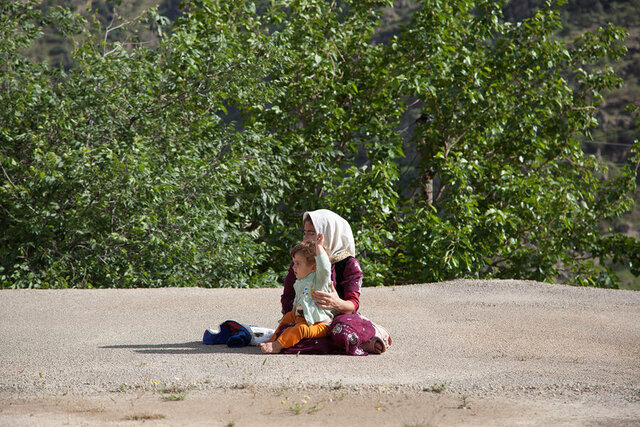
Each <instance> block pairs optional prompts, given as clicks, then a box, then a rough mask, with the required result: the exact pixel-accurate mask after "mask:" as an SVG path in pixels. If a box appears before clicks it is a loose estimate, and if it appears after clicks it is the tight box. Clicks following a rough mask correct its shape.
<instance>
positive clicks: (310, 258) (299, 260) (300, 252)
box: [290, 241, 316, 279]
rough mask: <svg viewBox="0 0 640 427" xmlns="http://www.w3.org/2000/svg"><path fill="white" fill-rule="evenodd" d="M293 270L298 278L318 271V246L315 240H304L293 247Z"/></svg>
mask: <svg viewBox="0 0 640 427" xmlns="http://www.w3.org/2000/svg"><path fill="white" fill-rule="evenodd" d="M290 253H291V258H293V272H294V273H295V275H296V279H304V278H305V277H307V276H308V275H309V274H311V273H312V272H314V271H316V258H315V255H316V246H315V244H314V243H313V242H309V241H304V242H301V243H298V244H297V245H295V246H294V247H293V248H291V251H290Z"/></svg>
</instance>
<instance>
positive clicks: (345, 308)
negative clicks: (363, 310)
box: [313, 283, 355, 314]
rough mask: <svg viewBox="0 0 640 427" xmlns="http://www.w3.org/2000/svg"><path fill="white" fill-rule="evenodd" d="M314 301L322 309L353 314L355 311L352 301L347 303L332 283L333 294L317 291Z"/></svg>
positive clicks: (314, 294)
mask: <svg viewBox="0 0 640 427" xmlns="http://www.w3.org/2000/svg"><path fill="white" fill-rule="evenodd" d="M313 300H314V301H315V302H316V304H317V305H318V307H320V308H324V309H328V310H337V311H339V312H340V313H345V314H346V313H353V311H354V310H355V306H354V305H353V303H352V302H351V301H345V300H343V299H342V298H340V297H339V296H338V292H336V288H335V286H334V284H333V283H331V292H322V291H315V292H314V293H313Z"/></svg>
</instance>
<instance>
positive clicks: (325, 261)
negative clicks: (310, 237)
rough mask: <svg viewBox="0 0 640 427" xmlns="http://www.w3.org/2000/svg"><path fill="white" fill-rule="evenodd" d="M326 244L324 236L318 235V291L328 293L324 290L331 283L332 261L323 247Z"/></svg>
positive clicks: (316, 287) (316, 286) (316, 285)
mask: <svg viewBox="0 0 640 427" xmlns="http://www.w3.org/2000/svg"><path fill="white" fill-rule="evenodd" d="M323 243H324V234H322V233H318V240H316V279H317V280H316V283H315V286H314V287H315V289H314V290H316V291H328V290H329V289H327V290H325V289H323V286H324V285H325V284H326V283H329V282H331V261H329V255H327V252H326V251H325V250H324V247H323V246H322V245H323Z"/></svg>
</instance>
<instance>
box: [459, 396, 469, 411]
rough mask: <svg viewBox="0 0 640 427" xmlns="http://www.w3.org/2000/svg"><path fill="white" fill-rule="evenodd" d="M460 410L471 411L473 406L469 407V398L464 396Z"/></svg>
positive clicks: (461, 399)
mask: <svg viewBox="0 0 640 427" xmlns="http://www.w3.org/2000/svg"><path fill="white" fill-rule="evenodd" d="M458 409H471V406H470V405H469V396H467V395H462V397H461V398H460V404H459V405H458Z"/></svg>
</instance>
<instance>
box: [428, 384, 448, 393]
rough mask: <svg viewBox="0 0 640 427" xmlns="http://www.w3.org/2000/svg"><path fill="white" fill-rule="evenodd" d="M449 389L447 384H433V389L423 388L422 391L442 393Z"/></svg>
mask: <svg viewBox="0 0 640 427" xmlns="http://www.w3.org/2000/svg"><path fill="white" fill-rule="evenodd" d="M446 388H447V383H440V384H433V385H432V386H431V387H423V388H422V391H428V392H431V393H442V392H443V391H445V390H446Z"/></svg>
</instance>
